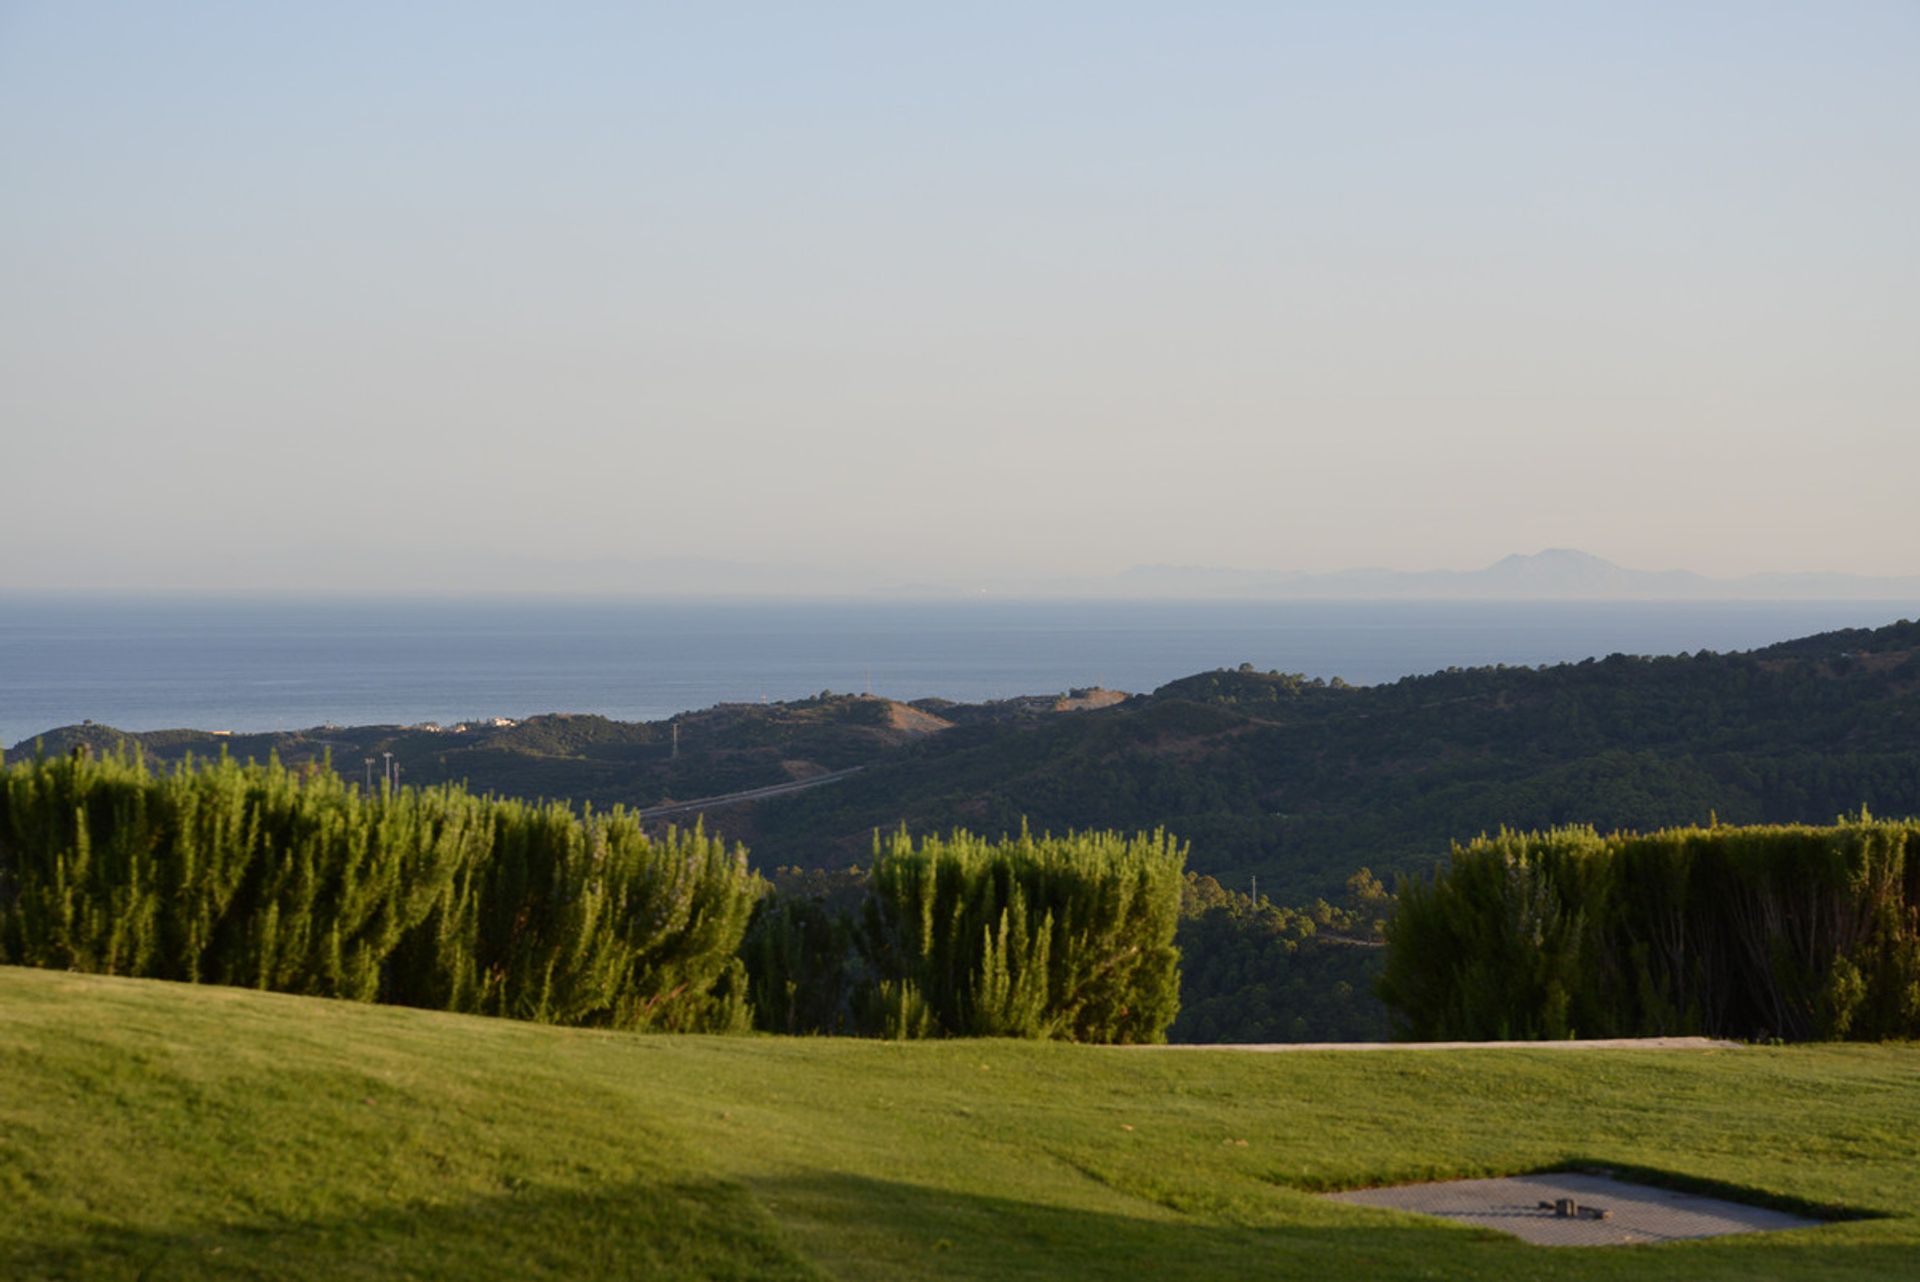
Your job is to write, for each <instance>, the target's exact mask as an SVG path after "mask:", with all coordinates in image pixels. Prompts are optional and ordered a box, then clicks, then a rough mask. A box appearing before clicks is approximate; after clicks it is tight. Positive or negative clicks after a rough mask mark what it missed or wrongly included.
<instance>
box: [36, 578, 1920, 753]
mask: <svg viewBox="0 0 1920 1282" xmlns="http://www.w3.org/2000/svg"><path fill="white" fill-rule="evenodd" d="M1916 613H1920V603H1916V602H1910V601H1907V602H1898V601H1896V602H1886V603H1873V602H1868V603H1862V602H1792V603H1757V602H1714V603H1708V604H1698V603H1695V604H1680V603H1671V602H1658V603H1652V602H1608V603H1588V602H1582V603H1572V602H1551V603H1548V602H1539V603H1515V602H1498V603H1491V602H1480V603H1476V602H1422V601H1393V602H1354V601H1343V602H1302V601H1291V602H1179V603H1169V602H1139V601H1131V602H1125V603H1112V602H1106V603H1103V602H1086V601H1075V602H1057V603H1045V602H987V601H981V602H941V603H932V602H884V603H880V602H852V603H848V602H840V603H825V602H809V603H793V602H778V603H775V602H751V603H748V602H742V603H714V602H698V603H694V602H683V601H675V602H666V601H586V600H559V601H556V600H525V599H512V600H509V599H459V600H432V601H398V600H369V599H286V598H278V599H255V600H235V599H193V600H187V599H178V598H170V599H144V598H138V599H111V600H109V599H105V598H71V597H70V598H49V597H25V596H9V597H0V744H11V743H15V742H18V741H20V740H23V739H26V738H29V737H30V736H32V735H34V734H37V733H39V732H41V731H44V730H48V729H51V728H53V727H55V726H60V725H69V724H73V723H75V722H79V721H82V720H92V721H98V722H104V723H107V724H109V725H114V726H118V727H120V728H122V729H127V730H157V729H166V728H170V727H181V726H188V727H194V728H198V729H206V730H222V729H233V730H269V729H298V728H303V727H307V726H314V725H320V724H323V723H327V722H333V723H337V724H341V725H358V724H379V723H396V722H397V723H410V722H417V721H427V720H433V721H440V722H452V721H457V720H460V719H463V718H468V717H477V716H495V715H497V716H512V717H518V716H525V715H528V714H531V713H536V712H597V713H603V714H605V715H607V716H610V717H617V718H621V719H629V720H630V719H653V718H658V717H664V716H669V715H671V714H673V713H676V712H681V711H685V710H687V709H691V708H701V707H707V706H709V705H711V704H715V703H721V702H727V701H752V700H758V699H763V698H764V699H789V698H797V697H802V696H805V695H810V694H816V693H818V692H819V691H821V690H823V689H832V690H836V691H861V690H867V689H871V690H872V691H873V692H875V693H879V694H886V695H890V696H892V697H894V698H899V699H917V698H922V697H925V696H929V695H938V696H942V697H945V698H949V699H959V700H966V701H977V700H982V699H991V698H997V697H1003V696H1010V695H1015V694H1043V693H1049V692H1055V691H1061V690H1065V689H1067V688H1069V687H1073V686H1084V685H1093V684H1104V685H1107V686H1109V687H1113V688H1117V689H1123V690H1130V691H1145V690H1151V689H1153V688H1154V687H1156V686H1158V685H1161V684H1162V683H1164V682H1167V681H1170V680H1172V679H1174V678H1176V677H1181V676H1185V675H1188V674H1190V673H1193V672H1198V671H1201V670H1204V669H1208V668H1216V667H1230V666H1234V665H1236V664H1240V663H1251V664H1253V665H1254V666H1255V667H1257V668H1261V669H1268V668H1277V669H1280V670H1282V671H1288V672H1305V673H1307V674H1309V675H1312V676H1320V677H1328V678H1331V677H1336V676H1338V677H1343V678H1345V679H1346V680H1348V681H1351V682H1355V683H1367V684H1371V683H1376V682H1381V681H1392V680H1395V679H1396V678H1399V677H1402V676H1407V675H1410V674H1414V673H1423V672H1431V671H1434V670H1436V669H1440V668H1446V667H1451V666H1463V667H1464V666H1474V665H1480V664H1493V663H1508V664H1539V663H1554V662H1561V661H1573V660H1579V659H1583V658H1587V657H1591V656H1604V655H1607V654H1611V653H1616V652H1619V653H1626V654H1671V653H1677V652H1681V651H1695V650H1702V649H1707V650H1717V651H1726V650H1744V649H1751V648H1753V647H1756V646H1762V645H1767V644H1770V643H1772V642H1775V641H1783V640H1787V639H1789V638H1792V637H1797V636H1805V635H1808V634H1810V633H1815V632H1823V631H1829V630H1832V629H1834V628H1842V627H1872V626H1877V625H1880V624H1885V623H1890V622H1893V621H1894V620H1896V619H1899V618H1902V617H1907V616H1911V615H1913V614H1916Z"/></svg>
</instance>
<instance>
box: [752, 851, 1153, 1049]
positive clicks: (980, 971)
mask: <svg viewBox="0 0 1920 1282" xmlns="http://www.w3.org/2000/svg"><path fill="white" fill-rule="evenodd" d="M1185 861H1186V850H1185V848H1184V847H1183V846H1181V845H1180V844H1179V843H1177V842H1175V841H1173V840H1172V839H1171V838H1169V837H1167V836H1166V835H1165V834H1163V833H1154V834H1152V835H1151V836H1148V835H1144V834H1141V835H1135V836H1132V837H1127V836H1122V835H1120V834H1118V833H1070V834H1068V835H1066V836H1064V837H1053V836H1041V837H1035V836H1034V835H1032V834H1031V833H1029V832H1026V831H1024V830H1023V831H1022V832H1021V833H1020V834H1019V835H1018V836H1017V837H1007V838H1003V839H1000V840H989V839H986V838H982V837H977V836H975V835H973V834H971V833H967V832H955V833H953V834H951V835H950V836H947V837H927V838H924V839H922V840H920V841H917V842H916V841H914V840H913V839H912V838H911V837H909V836H908V835H907V834H905V833H898V834H895V835H893V836H891V837H889V838H887V839H885V840H884V841H876V843H875V852H874V865H873V869H872V872H871V873H870V874H869V875H868V877H867V879H866V883H865V889H864V897H863V899H862V900H861V902H860V903H859V905H858V907H857V909H855V910H854V911H853V912H852V913H850V914H841V915H836V914H834V913H832V912H831V911H830V910H828V909H826V908H825V907H823V906H821V905H817V904H815V905H808V904H806V901H797V902H795V903H793V904H791V905H786V904H783V905H781V906H770V907H769V908H768V909H767V910H764V911H763V914H762V916H761V918H760V919H759V920H758V921H757V922H756V924H755V928H754V931H753V932H752V933H751V934H750V935H749V939H748V942H747V946H746V955H747V958H748V964H749V967H750V969H751V970H752V972H753V993H754V997H755V1008H756V1011H757V1016H758V1019H759V1024H760V1027H762V1028H767V1029H771V1030H776V1031H786V1032H796V1031H810V1032H837V1031H846V1032H857V1033H862V1034H866V1035H869V1036H881V1037H921V1036H947V1037H974V1036H983V1037H985V1036H990V1037H1030V1038H1059V1039H1068V1040H1074V1041H1088V1042H1158V1041H1164V1040H1165V1038H1166V1028H1167V1025H1168V1024H1170V1023H1171V1022H1172V1021H1173V1017H1174V1015H1175V1014H1176V1013H1177V1011H1178V1008H1179V967H1178V963H1179V954H1178V951H1177V950H1176V949H1175V947H1174V944H1173V936H1174V931H1175V929H1176V928H1177V926H1178V923H1179V912H1180V893H1181V887H1182V884H1183V878H1182V873H1183V869H1184V865H1185ZM835 948H837V949H838V951H837V952H827V951H823V950H829V949H835Z"/></svg>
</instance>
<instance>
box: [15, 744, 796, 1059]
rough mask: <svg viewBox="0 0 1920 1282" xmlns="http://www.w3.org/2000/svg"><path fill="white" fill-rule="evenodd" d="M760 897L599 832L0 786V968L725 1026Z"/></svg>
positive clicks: (693, 854) (298, 804) (478, 801)
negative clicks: (748, 928)
mask: <svg viewBox="0 0 1920 1282" xmlns="http://www.w3.org/2000/svg"><path fill="white" fill-rule="evenodd" d="M763 888H764V883H762V882H761V881H760V879H759V878H757V877H756V876H754V874H752V873H751V872H750V871H748V869H747V866H746V852H745V851H744V850H742V849H740V848H738V847H734V848H728V847H727V846H725V845H724V843H722V842H720V841H719V840H716V839H715V838H712V837H709V836H707V835H706V834H705V833H703V832H701V831H700V830H698V829H695V830H692V831H684V830H668V832H667V833H666V834H665V835H664V836H658V837H656V836H649V835H648V834H647V833H645V832H643V831H642V830H641V828H640V825H639V823H638V821H637V820H635V819H634V818H633V816H632V815H631V814H629V813H627V812H624V811H621V810H618V809H616V810H613V811H611V812H607V813H601V814H594V813H591V812H589V813H586V814H575V813H574V812H572V811H571V810H569V809H568V808H567V807H565V806H561V805H555V804H546V805H535V804H529V803H526V802H520V801H506V800H500V799H497V798H492V797H477V796H474V795H472V794H471V793H468V792H467V791H465V790H464V789H461V788H457V787H453V786H446V785H443V786H439V787H432V788H399V789H383V790H382V791H380V792H378V793H375V794H372V795H368V794H365V793H362V792H361V791H360V790H359V789H357V788H354V787H351V786H349V785H347V784H346V783H344V782H343V781H342V780H341V779H340V777H339V776H338V775H336V774H334V773H333V772H332V771H329V770H320V769H310V770H303V771H299V772H295V771H290V770H288V769H286V768H285V767H283V766H282V765H280V764H279V763H278V762H274V761H269V762H267V763H265V764H258V763H249V764H246V765H241V764H238V763H236V762H234V761H232V760H230V759H224V758H223V759H220V760H217V761H212V762H205V763H198V764H196V763H192V762H188V763H186V764H184V765H182V766H181V767H179V768H177V769H174V770H170V771H167V772H164V773H156V772H154V771H152V770H150V769H149V768H148V767H147V766H146V764H145V763H144V762H143V761H141V760H139V759H138V758H130V757H125V756H116V757H111V758H106V759H96V758H94V757H92V756H91V754H88V753H86V752H84V751H78V752H74V753H72V754H69V755H66V756H61V757H53V758H40V759H36V760H32V761H24V762H12V763H9V764H7V765H6V766H5V767H4V768H0V962H4V963H9V964H14V965H27V966H39V967H47V968H52V969H59V970H78V971H92V972H98V973H105V974H114V975H129V976H136V977H145V978H158V979H175V980H185V981H190V982H203V983H214V984H230V985H237V986H241V987H247V988H262V989H272V990H275V991H279V992H287V993H296V994H304V995H309V996H321V997H340V998H349V999H353V1000H358V1001H376V1002H391V1003H397V1004H401V1005H413V1006H426V1007H433V1008H437V1009H442V1010H451V1011H462V1012H469V1013H478V1014H489V1015H506V1016H512V1017H515V1018H520V1019H530V1020H537V1021H541V1022H545V1023H557V1024H584V1025H594V1026H602V1027H612V1028H629V1029H650V1028H657V1029H681V1030H693V1029H702V1030H717V1029H725V1028H731V1027H738V1026H744V1024H745V1022H746V1013H745V1005H744V977H743V972H742V970H741V967H740V964H739V961H738V958H737V956H736V954H737V951H738V947H739V943H740V938H741V935H742V933H743V932H744V931H745V929H746V925H747V921H748V918H749V916H750V914H751V913H752V909H753V904H754V901H755V900H756V899H757V898H758V897H759V895H760V893H761V892H762V890H763Z"/></svg>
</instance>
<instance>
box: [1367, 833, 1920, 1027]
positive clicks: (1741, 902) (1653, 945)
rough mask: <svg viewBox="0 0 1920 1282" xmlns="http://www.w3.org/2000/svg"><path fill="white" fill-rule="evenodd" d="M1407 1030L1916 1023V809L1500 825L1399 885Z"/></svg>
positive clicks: (1388, 991) (1392, 949) (1398, 998)
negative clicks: (1901, 819)
mask: <svg viewBox="0 0 1920 1282" xmlns="http://www.w3.org/2000/svg"><path fill="white" fill-rule="evenodd" d="M1387 942H1388V955H1387V963H1386V968H1385V972H1384V974H1383V976H1382V979H1381V986H1380V993H1381V996H1382V997H1383V998H1384V999H1385V1000H1386V1001H1387V1003H1388V1004H1389V1006H1390V1007H1392V1008H1393V1010H1394V1012H1395V1013H1396V1015H1397V1017H1398V1020H1399V1022H1400V1024H1401V1026H1402V1030H1403V1031H1404V1032H1406V1033H1407V1034H1409V1035H1410V1036H1412V1037H1415V1038H1420V1039H1433V1038H1507V1037H1515V1038H1558V1037H1572V1036H1582V1037H1610V1036H1656V1035H1668V1034H1686V1033H1706V1034H1712V1035H1715V1036H1730V1037H1744V1038H1771V1037H1780V1038H1785V1039H1788V1040H1810V1039H1828V1038H1861V1039H1875V1038H1888V1037H1917V1036H1920V823H1914V822H1906V823H1884V822H1875V821H1873V820H1872V819H1870V818H1869V817H1867V816H1866V815H1864V814H1863V815H1862V816H1861V817H1860V818H1859V819H1857V820H1843V821H1841V822H1839V823H1837V824H1835V825H1834V826H1832V827H1806V826H1791V827H1744V828H1742V827H1726V826H1720V825H1715V826H1711V827H1705V828H1676V829H1668V830H1663V831H1660V832H1654V833H1648V834H1644V835H1642V834H1632V833H1616V834H1613V835H1609V836H1604V837H1603V836H1601V835H1600V834H1599V833H1597V832H1595V831H1594V830H1593V829H1591V828H1566V829H1556V830H1553V831H1550V832H1545V833H1513V832H1501V833H1499V834H1497V835H1495V836H1491V837H1482V838H1480V839H1479V840H1476V841H1473V842H1470V843H1468V844H1466V845H1464V846H1457V847H1455V849H1454V852H1453V857H1452V860H1451V862H1450V863H1449V864H1448V865H1447V866H1446V867H1445V868H1443V869H1439V870H1437V871H1436V872H1435V874H1434V876H1432V877H1431V878H1414V879H1411V880H1408V881H1404V882H1403V883H1402V885H1401V887H1400V893H1399V897H1398V903H1397V906H1396V908H1395V911H1394V913H1393V916H1392V918H1391V919H1390V921H1389V923H1388V926H1387Z"/></svg>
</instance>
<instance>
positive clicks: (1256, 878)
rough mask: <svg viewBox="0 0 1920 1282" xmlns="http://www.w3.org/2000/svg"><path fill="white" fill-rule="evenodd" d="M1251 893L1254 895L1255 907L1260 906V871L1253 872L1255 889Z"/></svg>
mask: <svg viewBox="0 0 1920 1282" xmlns="http://www.w3.org/2000/svg"><path fill="white" fill-rule="evenodd" d="M1250 893H1251V894H1252V895H1253V906H1254V907H1255V908H1258V907H1259V906H1260V874H1259V873H1255V874H1253V890H1252V891H1251V892H1250Z"/></svg>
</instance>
